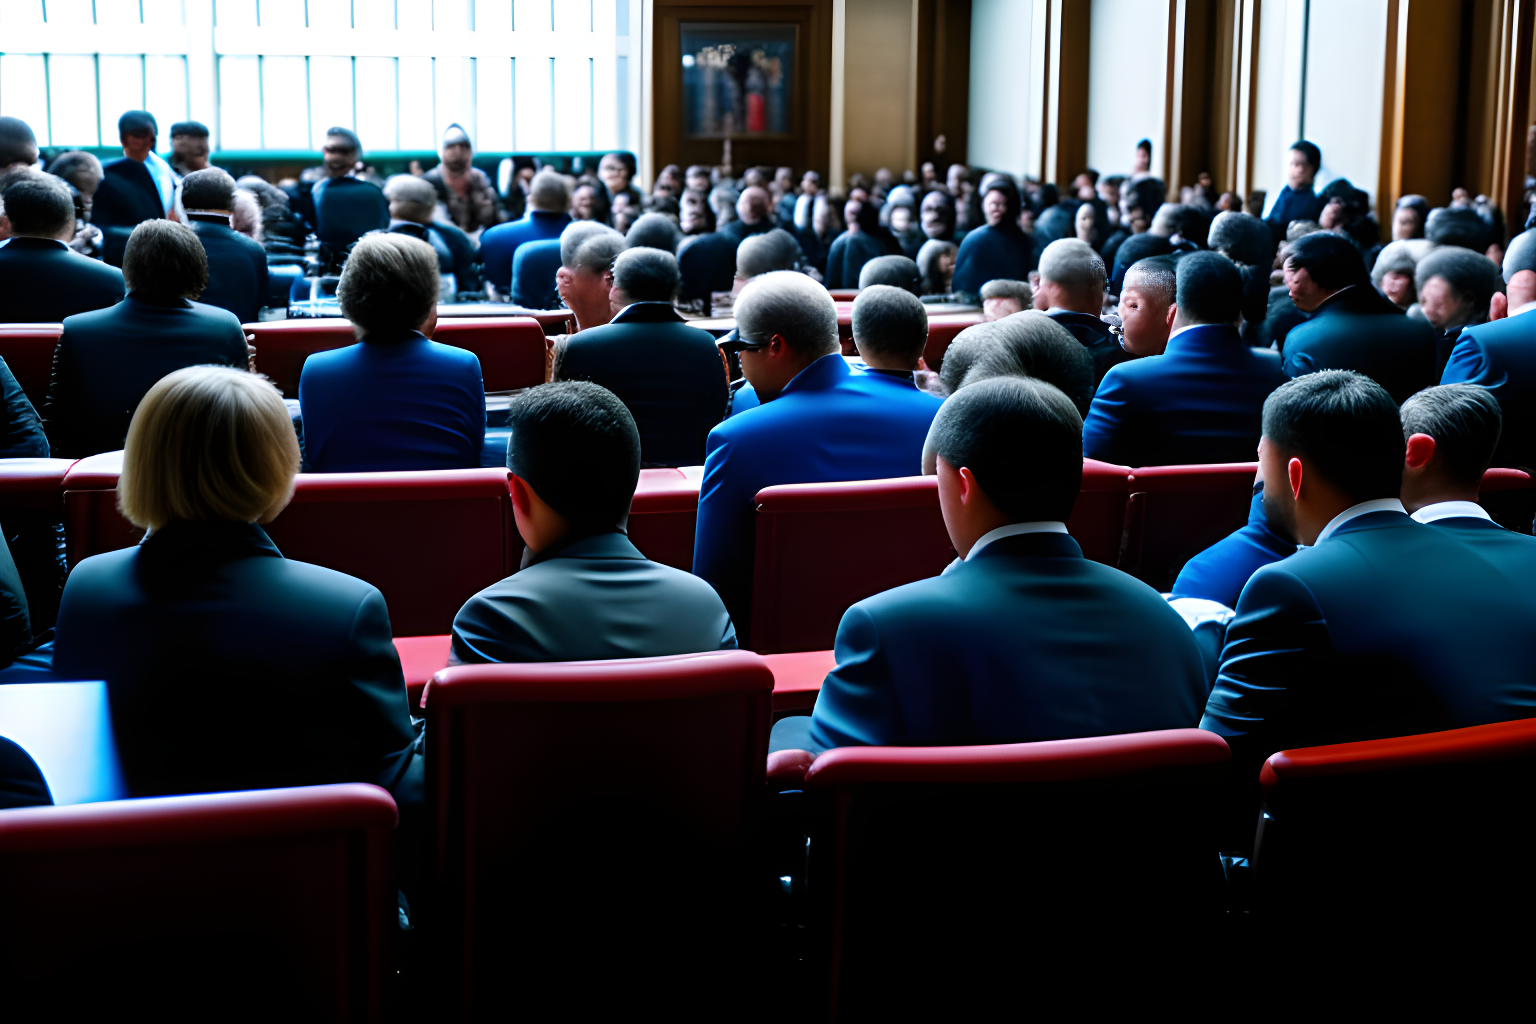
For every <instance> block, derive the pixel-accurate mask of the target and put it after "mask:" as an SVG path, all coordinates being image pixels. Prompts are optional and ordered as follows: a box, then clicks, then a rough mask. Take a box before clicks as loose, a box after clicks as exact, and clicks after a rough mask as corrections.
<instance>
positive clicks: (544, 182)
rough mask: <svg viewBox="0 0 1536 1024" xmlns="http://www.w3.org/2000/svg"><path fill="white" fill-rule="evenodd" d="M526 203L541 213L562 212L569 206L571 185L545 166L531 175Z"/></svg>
mask: <svg viewBox="0 0 1536 1024" xmlns="http://www.w3.org/2000/svg"><path fill="white" fill-rule="evenodd" d="M528 205H529V206H531V207H533V209H535V210H538V211H539V212H541V213H564V212H565V211H567V210H569V209H570V208H571V186H570V185H568V184H566V181H565V178H564V177H562V176H561V175H560V174H558V173H557V172H555V171H553V170H551V169H550V168H548V167H546V168H544V169H543V170H542V171H540V172H539V173H538V174H535V175H534V176H533V183H532V184H531V185H529V187H528Z"/></svg>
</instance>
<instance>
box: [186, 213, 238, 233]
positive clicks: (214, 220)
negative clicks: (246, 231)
mask: <svg viewBox="0 0 1536 1024" xmlns="http://www.w3.org/2000/svg"><path fill="white" fill-rule="evenodd" d="M187 220H189V221H191V222H192V223H194V224H211V225H213V226H214V227H220V228H227V227H229V218H228V217H226V216H224V214H222V213H188V214H187ZM194 230H196V229H194ZM231 230H233V229H231Z"/></svg>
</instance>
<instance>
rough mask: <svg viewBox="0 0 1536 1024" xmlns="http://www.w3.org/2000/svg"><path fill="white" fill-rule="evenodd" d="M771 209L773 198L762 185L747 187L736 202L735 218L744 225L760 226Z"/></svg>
mask: <svg viewBox="0 0 1536 1024" xmlns="http://www.w3.org/2000/svg"><path fill="white" fill-rule="evenodd" d="M759 177H761V175H759ZM772 209H773V197H772V196H770V195H769V194H768V190H767V189H765V188H763V187H762V185H749V186H748V187H747V188H746V189H744V190H743V191H742V193H741V198H739V199H737V200H736V216H738V217H740V218H741V219H742V222H743V223H746V224H761V223H762V222H763V221H764V220H766V219H767V217H768V214H769V213H770V212H771V211H772Z"/></svg>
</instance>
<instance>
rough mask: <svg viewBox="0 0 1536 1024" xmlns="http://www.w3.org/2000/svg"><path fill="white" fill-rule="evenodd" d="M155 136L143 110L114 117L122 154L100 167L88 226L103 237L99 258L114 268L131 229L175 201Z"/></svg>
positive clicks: (151, 120) (169, 173)
mask: <svg viewBox="0 0 1536 1024" xmlns="http://www.w3.org/2000/svg"><path fill="white" fill-rule="evenodd" d="M159 132H160V128H159V125H157V124H156V123H155V118H154V115H153V114H150V113H149V112H148V111H144V110H130V111H128V112H127V113H126V114H124V115H123V116H122V117H120V118H118V119H117V133H118V137H119V139H120V140H121V141H122V144H123V155H122V157H121V158H119V159H117V160H109V161H107V162H106V163H105V164H103V165H102V168H101V170H102V179H101V185H100V186H99V187H98V188H97V189H96V198H95V199H94V200H93V201H92V203H91V223H93V224H95V225H96V226H97V227H98V228H100V229H101V233H102V258H103V259H105V260H106V261H107V262H108V263H110V264H112V265H113V266H114V267H120V266H122V265H123V249H124V247H125V246H127V244H128V236H129V235H131V234H133V229H134V228H136V227H137V226H138V225H140V224H141V223H143V222H144V221H146V220H154V219H155V218H157V217H164V216H165V215H166V214H167V213H169V212H170V210H171V207H172V206H173V205H174V203H175V198H176V175H175V172H174V171H172V170H171V165H170V164H168V163H166V162H165V160H164V159H163V158H162V157H161V156H160V154H158V153H156V152H155V137H156V136H157V135H158V134H159Z"/></svg>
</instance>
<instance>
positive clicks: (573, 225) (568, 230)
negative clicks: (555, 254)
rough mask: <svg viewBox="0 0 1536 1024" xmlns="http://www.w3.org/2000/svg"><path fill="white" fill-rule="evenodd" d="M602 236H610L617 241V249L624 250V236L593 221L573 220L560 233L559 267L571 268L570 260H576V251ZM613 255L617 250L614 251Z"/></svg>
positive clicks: (605, 225)
mask: <svg viewBox="0 0 1536 1024" xmlns="http://www.w3.org/2000/svg"><path fill="white" fill-rule="evenodd" d="M603 235H612V236H613V237H614V238H616V239H618V241H619V249H622V248H624V236H623V235H621V234H619V233H618V232H617V231H615V230H613V228H611V227H609V226H608V225H607V224H603V223H601V222H599V221H595V220H573V221H571V222H570V223H569V224H567V225H566V226H565V230H564V231H562V232H560V265H561V266H562V267H569V266H572V262H571V261H572V260H574V259H575V258H576V250H578V249H580V248H581V247H582V246H583V245H585V244H586V243H587V242H588V241H589V240H590V239H593V238H597V237H599V236H603ZM614 252H615V253H617V252H618V249H615V250H614Z"/></svg>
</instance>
